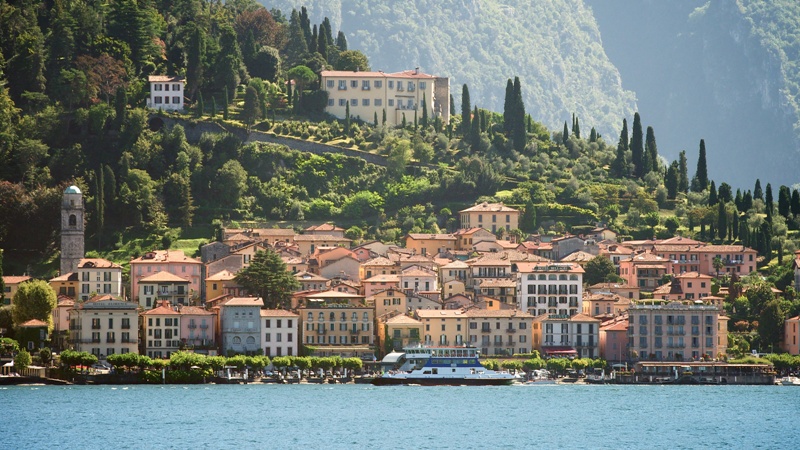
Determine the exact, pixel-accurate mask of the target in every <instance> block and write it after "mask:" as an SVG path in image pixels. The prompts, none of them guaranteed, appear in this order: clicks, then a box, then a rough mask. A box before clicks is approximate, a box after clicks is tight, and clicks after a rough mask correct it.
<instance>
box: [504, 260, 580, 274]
mask: <svg viewBox="0 0 800 450" xmlns="http://www.w3.org/2000/svg"><path fill="white" fill-rule="evenodd" d="M516 264H517V271H518V272H520V273H534V272H542V273H553V272H555V273H584V272H585V271H584V270H583V267H581V266H580V264H578V263H574V262H519V263H516Z"/></svg>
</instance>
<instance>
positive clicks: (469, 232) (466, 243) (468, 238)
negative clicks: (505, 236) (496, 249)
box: [453, 227, 497, 251]
mask: <svg viewBox="0 0 800 450" xmlns="http://www.w3.org/2000/svg"><path fill="white" fill-rule="evenodd" d="M453 236H455V237H456V250H462V251H465V250H472V249H473V248H475V246H476V245H478V244H480V243H481V242H489V243H493V242H497V236H495V235H494V233H492V232H490V231H489V230H487V229H485V228H481V227H473V228H462V229H460V230H458V231H456V232H455V233H453Z"/></svg>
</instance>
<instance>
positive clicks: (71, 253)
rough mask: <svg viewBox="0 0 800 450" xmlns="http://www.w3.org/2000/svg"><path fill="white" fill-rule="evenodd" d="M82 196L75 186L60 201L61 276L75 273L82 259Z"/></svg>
mask: <svg viewBox="0 0 800 450" xmlns="http://www.w3.org/2000/svg"><path fill="white" fill-rule="evenodd" d="M83 214H84V209H83V194H82V193H81V190H80V189H78V187H77V186H70V187H68V188H67V189H66V190H65V191H64V196H63V198H62V200H61V274H62V275H63V274H65V273H68V272H75V271H76V270H78V263H79V262H80V260H81V258H83V251H84V247H83V225H84V222H83Z"/></svg>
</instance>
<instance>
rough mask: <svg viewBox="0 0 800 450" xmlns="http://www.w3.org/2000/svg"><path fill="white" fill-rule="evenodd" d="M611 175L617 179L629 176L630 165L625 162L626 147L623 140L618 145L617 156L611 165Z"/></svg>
mask: <svg viewBox="0 0 800 450" xmlns="http://www.w3.org/2000/svg"><path fill="white" fill-rule="evenodd" d="M611 175H612V176H614V177H616V178H625V177H626V176H627V175H628V163H627V162H626V161H625V146H624V145H623V144H622V140H621V139H620V142H619V143H618V144H617V154H616V157H615V158H614V161H613V162H612V163H611Z"/></svg>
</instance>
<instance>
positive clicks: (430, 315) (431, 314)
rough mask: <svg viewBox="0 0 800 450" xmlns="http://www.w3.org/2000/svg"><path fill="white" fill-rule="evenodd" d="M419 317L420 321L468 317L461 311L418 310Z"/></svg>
mask: <svg viewBox="0 0 800 450" xmlns="http://www.w3.org/2000/svg"><path fill="white" fill-rule="evenodd" d="M416 314H417V317H419V318H420V319H446V318H449V317H467V315H466V314H465V313H464V311H462V310H460V309H418V310H417V311H416Z"/></svg>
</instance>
